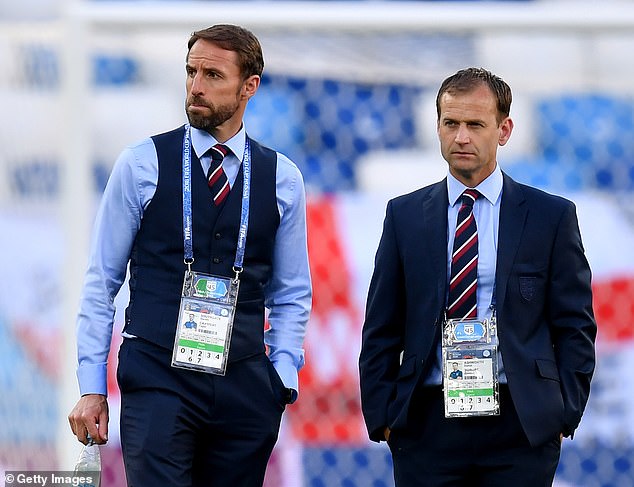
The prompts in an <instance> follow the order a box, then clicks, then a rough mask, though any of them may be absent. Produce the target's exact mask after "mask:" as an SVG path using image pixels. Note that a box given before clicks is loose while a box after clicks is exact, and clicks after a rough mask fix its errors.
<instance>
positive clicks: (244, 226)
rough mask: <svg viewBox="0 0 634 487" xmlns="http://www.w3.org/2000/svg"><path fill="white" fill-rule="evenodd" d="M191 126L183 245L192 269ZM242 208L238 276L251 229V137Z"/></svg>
mask: <svg viewBox="0 0 634 487" xmlns="http://www.w3.org/2000/svg"><path fill="white" fill-rule="evenodd" d="M190 132H191V127H190V126H189V124H187V125H185V135H184V136H183V247H184V256H185V259H184V261H185V264H186V265H187V268H188V270H190V271H191V265H192V263H193V262H194V245H193V239H194V236H193V232H192V188H191V133H190ZM242 174H243V178H242V179H243V183H242V210H241V211H240V231H239V232H238V243H237V248H236V258H235V260H234V264H233V271H234V272H235V273H236V278H237V277H238V275H239V274H240V272H242V265H243V263H244V250H245V248H246V244H247V232H248V229H249V197H250V194H251V149H250V144H249V138H248V137H247V138H246V143H245V145H244V156H243V157H242Z"/></svg>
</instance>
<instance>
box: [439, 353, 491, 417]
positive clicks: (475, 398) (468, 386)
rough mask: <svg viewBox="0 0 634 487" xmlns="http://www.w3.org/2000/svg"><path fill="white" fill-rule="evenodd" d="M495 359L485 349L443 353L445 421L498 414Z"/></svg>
mask: <svg viewBox="0 0 634 487" xmlns="http://www.w3.org/2000/svg"><path fill="white" fill-rule="evenodd" d="M494 357H495V353H493V350H491V349H490V348H487V347H486V346H479V347H473V348H469V349H464V348H463V349H460V350H448V351H447V352H446V355H445V374H446V375H445V416H446V417H456V416H480V415H496V414H499V403H498V400H497V394H496V386H497V384H496V380H495V372H494V363H493V358H494Z"/></svg>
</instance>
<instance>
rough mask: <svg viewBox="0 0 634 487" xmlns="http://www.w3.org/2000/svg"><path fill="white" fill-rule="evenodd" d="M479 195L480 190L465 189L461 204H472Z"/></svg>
mask: <svg viewBox="0 0 634 487" xmlns="http://www.w3.org/2000/svg"><path fill="white" fill-rule="evenodd" d="M478 196H480V191H478V190H477V189H465V191H464V193H462V196H461V198H462V204H463V205H467V206H473V203H475V200H477V199H478Z"/></svg>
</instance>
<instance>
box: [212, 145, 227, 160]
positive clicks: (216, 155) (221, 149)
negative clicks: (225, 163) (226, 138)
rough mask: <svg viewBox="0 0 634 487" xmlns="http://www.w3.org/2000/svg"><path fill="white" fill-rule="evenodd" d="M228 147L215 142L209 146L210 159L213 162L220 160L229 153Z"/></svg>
mask: <svg viewBox="0 0 634 487" xmlns="http://www.w3.org/2000/svg"><path fill="white" fill-rule="evenodd" d="M229 150H230V149H229V147H227V146H226V145H222V144H216V145H214V146H213V147H212V148H211V160H212V161H215V162H222V160H223V159H224V158H225V156H226V155H227V154H228V153H229Z"/></svg>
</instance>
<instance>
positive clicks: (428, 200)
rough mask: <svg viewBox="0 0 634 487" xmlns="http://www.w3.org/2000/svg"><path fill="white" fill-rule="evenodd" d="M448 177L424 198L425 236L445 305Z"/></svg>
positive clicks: (439, 292) (439, 291)
mask: <svg viewBox="0 0 634 487" xmlns="http://www.w3.org/2000/svg"><path fill="white" fill-rule="evenodd" d="M448 205H449V196H448V195H447V179H446V178H445V179H443V180H442V181H440V182H439V183H436V184H435V185H433V186H432V187H431V188H430V191H429V192H428V193H427V195H426V197H425V198H424V200H423V232H424V233H423V238H424V239H425V240H426V241H427V243H428V245H429V251H430V256H429V257H430V261H431V263H432V266H433V274H432V275H433V276H438V286H437V291H438V296H437V298H438V302H439V303H441V308H443V307H444V305H445V294H446V285H447V206H448Z"/></svg>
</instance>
